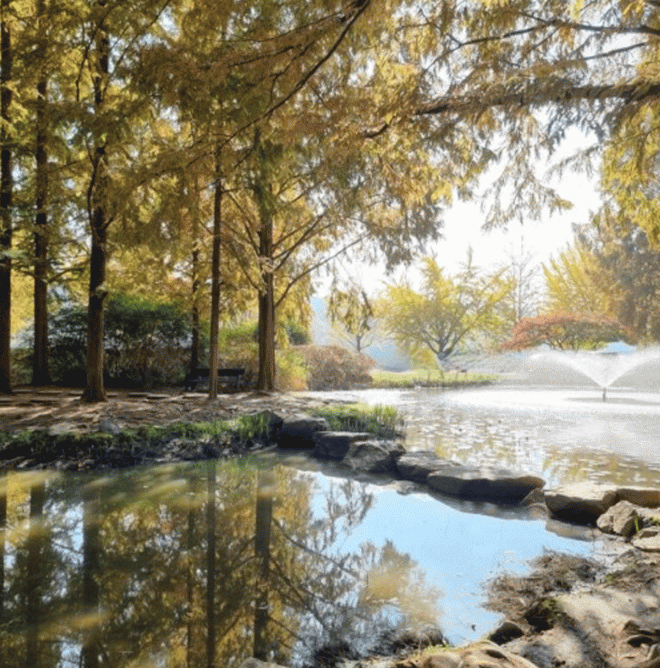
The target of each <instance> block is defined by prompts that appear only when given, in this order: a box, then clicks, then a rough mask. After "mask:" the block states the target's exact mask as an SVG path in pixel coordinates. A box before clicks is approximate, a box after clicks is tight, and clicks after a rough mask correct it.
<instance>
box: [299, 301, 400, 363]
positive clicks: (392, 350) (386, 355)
mask: <svg viewBox="0 0 660 668" xmlns="http://www.w3.org/2000/svg"><path fill="white" fill-rule="evenodd" d="M311 307H312V313H313V315H312V325H311V332H310V334H311V337H312V343H315V344H317V345H320V346H327V345H330V344H339V345H343V346H344V347H347V345H346V343H344V342H342V341H341V338H340V337H338V336H337V335H336V334H335V333H334V332H333V331H332V326H331V324H330V320H329V318H328V315H327V309H326V304H325V300H324V299H323V298H322V297H312V299H311ZM362 352H363V353H364V354H365V355H369V357H371V359H372V360H373V361H374V362H376V364H378V366H379V367H381V368H382V369H387V370H388V371H406V370H408V369H410V368H411V364H410V361H409V360H408V358H407V357H406V356H405V355H404V354H403V353H401V351H400V350H399V349H398V348H397V346H396V344H395V343H394V342H393V341H388V340H387V339H383V340H382V341H379V342H378V343H375V344H374V345H372V346H369V347H367V348H365V349H364V350H363V351H362Z"/></svg>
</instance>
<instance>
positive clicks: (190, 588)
mask: <svg viewBox="0 0 660 668" xmlns="http://www.w3.org/2000/svg"><path fill="white" fill-rule="evenodd" d="M194 549H195V510H194V509H193V508H190V510H188V533H187V540H186V551H187V557H188V570H187V573H186V602H187V604H188V623H187V628H186V636H187V637H186V666H187V668H194V666H195V665H196V664H197V661H196V660H195V659H196V657H195V610H194V606H195V582H196V580H197V578H196V577H195V566H196V563H195V560H194V559H193V551H194Z"/></svg>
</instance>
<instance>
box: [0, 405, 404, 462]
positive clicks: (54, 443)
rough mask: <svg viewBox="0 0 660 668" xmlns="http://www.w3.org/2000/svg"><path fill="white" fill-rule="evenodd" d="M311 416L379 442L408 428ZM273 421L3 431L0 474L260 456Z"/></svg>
mask: <svg viewBox="0 0 660 668" xmlns="http://www.w3.org/2000/svg"><path fill="white" fill-rule="evenodd" d="M307 412H308V413H309V414H310V415H311V416H312V417H320V418H323V419H325V420H326V421H327V422H328V424H329V426H330V427H331V428H332V429H335V430H340V431H351V432H368V433H370V434H372V435H373V436H375V437H376V438H379V439H394V438H397V437H398V436H400V433H401V432H400V429H401V427H402V426H403V418H402V417H401V415H400V414H399V413H398V411H397V410H396V409H395V408H393V407H391V406H366V405H363V404H337V405H333V406H324V407H316V408H310V409H308V411H307ZM272 419H273V413H272V412H271V411H269V410H264V411H260V412H257V413H251V414H249V413H243V414H239V415H237V416H235V417H232V418H229V419H221V420H210V421H200V422H189V421H180V422H174V423H172V424H168V425H157V424H150V425H145V426H140V427H128V428H126V429H121V428H120V427H119V426H118V425H117V424H116V423H115V422H114V421H113V420H111V419H103V418H102V419H101V420H100V421H99V427H100V428H99V430H97V431H94V432H91V433H80V432H76V431H74V430H63V431H58V430H57V428H46V429H44V428H37V429H29V430H24V431H18V432H7V431H0V471H7V470H26V469H43V468H49V469H51V468H54V469H57V470H63V471H69V470H70V471H75V470H97V469H108V468H127V467H130V466H139V465H147V464H157V463H165V462H176V461H182V462H185V461H195V460H201V459H211V458H218V459H225V458H228V457H236V456H242V455H248V454H257V453H258V452H259V451H263V450H264V449H267V448H269V447H270V446H274V445H275V444H276V434H275V433H274V432H273V429H272Z"/></svg>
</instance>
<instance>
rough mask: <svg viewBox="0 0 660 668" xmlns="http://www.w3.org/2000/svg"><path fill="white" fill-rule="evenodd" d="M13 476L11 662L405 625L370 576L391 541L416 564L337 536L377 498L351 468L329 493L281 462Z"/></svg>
mask: <svg viewBox="0 0 660 668" xmlns="http://www.w3.org/2000/svg"><path fill="white" fill-rule="evenodd" d="M3 482H6V494H3V495H1V496H0V498H1V499H2V503H1V504H0V519H2V520H3V524H2V525H0V528H4V531H3V533H2V537H3V542H2V543H0V546H2V549H3V553H2V555H1V556H2V557H3V558H2V559H1V560H0V561H1V563H2V565H3V571H2V573H3V577H4V588H3V589H0V592H2V593H3V596H2V600H1V604H2V606H1V607H0V610H1V611H2V614H3V617H2V621H3V624H2V625H1V626H0V645H1V646H0V649H1V656H2V666H3V668H13V667H14V666H16V668H18V667H19V666H21V667H22V666H26V665H29V666H31V667H32V666H37V667H39V668H42V667H43V668H46V667H49V666H53V667H54V666H74V665H75V666H80V665H82V666H84V667H85V668H89V667H90V666H91V667H94V666H129V665H130V666H132V665H140V666H150V665H159V666H204V665H206V666H213V665H218V666H220V665H222V666H228V667H229V666H232V665H235V664H237V663H238V662H239V661H240V660H242V659H243V658H245V657H246V656H252V655H255V656H261V657H263V658H264V659H271V660H272V659H274V660H276V661H280V662H282V663H292V664H295V663H300V662H302V661H303V660H305V658H306V657H308V655H309V653H310V652H311V651H312V649H313V647H312V645H313V644H315V643H316V642H319V641H324V640H332V639H335V638H339V637H341V638H344V639H348V640H349V641H350V640H355V641H357V642H359V641H360V636H363V638H362V639H363V640H364V639H366V637H367V632H368V636H369V637H370V638H373V634H374V632H377V631H378V630H379V629H381V630H384V629H386V628H389V627H391V626H393V625H394V624H396V622H397V620H398V618H399V617H400V615H399V617H397V616H396V615H393V614H391V611H387V612H383V610H384V605H383V601H382V600H377V599H376V597H375V595H374V592H373V590H369V591H367V589H366V587H365V583H366V579H365V577H364V575H365V573H366V572H367V571H368V570H369V569H371V568H381V576H382V579H383V581H385V580H386V572H387V567H388V563H389V562H390V561H391V560H392V559H393V556H392V555H397V557H398V558H399V561H398V562H397V565H398V566H399V567H400V570H399V571H398V573H397V576H399V575H402V574H403V572H404V571H405V572H406V573H412V572H413V571H414V562H413V561H412V560H411V559H410V557H408V556H406V555H399V554H398V553H396V550H395V549H394V548H393V546H390V548H389V551H387V552H386V551H383V550H382V549H379V548H376V547H374V545H373V544H371V543H369V542H368V541H365V542H362V543H361V544H359V545H356V546H355V547H354V549H350V550H349V549H345V548H342V547H341V546H340V545H339V543H340V542H341V539H342V537H344V536H345V535H346V532H350V531H351V530H352V528H354V527H355V526H356V525H358V524H360V522H362V520H363V519H364V517H365V515H366V513H367V512H368V511H369V509H370V507H371V505H372V503H373V495H372V494H371V492H370V491H369V490H368V488H367V487H366V486H364V485H360V484H358V483H355V482H352V481H343V482H341V483H337V484H333V485H332V486H331V489H330V490H328V493H327V494H326V493H324V494H318V490H316V489H315V485H314V481H313V480H311V479H303V478H301V477H300V474H298V473H296V472H295V471H293V470H291V469H287V468H284V467H281V466H280V467H275V468H273V469H268V470H264V469H261V470H260V469H259V468H258V467H256V466H246V465H244V464H241V463H230V464H222V465H220V464H219V463H216V462H207V463H204V464H202V465H198V466H186V467H179V468H177V467H175V468H156V469H152V470H138V471H129V472H125V473H123V474H121V475H118V476H113V477H112V478H111V479H110V478H96V479H95V478H83V477H80V476H72V477H59V476H52V477H50V478H48V479H46V478H44V476H43V475H39V476H34V475H31V474H11V475H9V476H8V477H7V478H6V479H3ZM5 509H6V515H5V513H4V511H5ZM318 511H320V512H318ZM5 518H6V519H5ZM402 564H403V565H402ZM401 569H402V570H401ZM374 572H375V571H374ZM413 579H414V578H413V577H412V576H411V577H410V578H409V581H410V582H412V580H413ZM416 582H417V585H418V593H419V595H420V598H421V597H423V596H424V586H423V582H422V581H421V580H419V578H418V579H417V581H416ZM390 593H392V592H390ZM427 598H428V597H427ZM387 602H388V603H389V604H392V601H391V600H388V601H387Z"/></svg>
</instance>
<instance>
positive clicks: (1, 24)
mask: <svg viewBox="0 0 660 668" xmlns="http://www.w3.org/2000/svg"><path fill="white" fill-rule="evenodd" d="M10 4H11V0H0V392H3V393H5V394H11V392H12V389H11V257H10V255H9V253H10V251H11V247H12V233H13V230H12V194H13V188H14V181H13V175H12V158H13V155H12V135H11V130H10V127H11V113H10V108H11V97H12V91H11V87H10V86H9V84H10V82H11V76H12V52H11V33H10V29H9V7H10Z"/></svg>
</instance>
